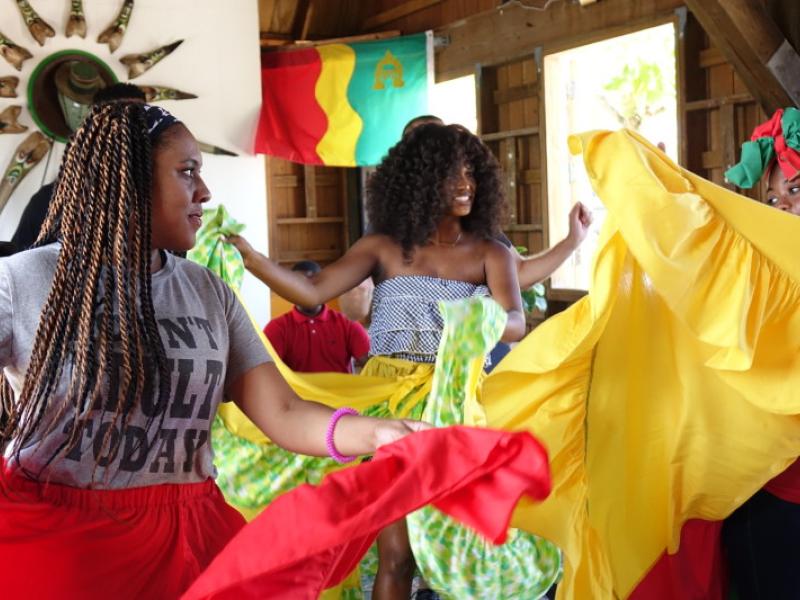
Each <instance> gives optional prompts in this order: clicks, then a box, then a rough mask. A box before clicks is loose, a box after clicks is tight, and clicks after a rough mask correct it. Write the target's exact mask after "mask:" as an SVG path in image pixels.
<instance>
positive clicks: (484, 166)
mask: <svg viewBox="0 0 800 600" xmlns="http://www.w3.org/2000/svg"><path fill="white" fill-rule="evenodd" d="M465 163H466V164H467V165H468V166H469V167H471V169H472V176H473V178H474V179H475V199H474V202H473V205H472V211H471V212H470V214H469V215H467V216H465V217H462V218H461V227H462V229H463V230H464V231H466V232H468V233H471V234H473V235H477V236H478V237H481V238H484V239H489V238H492V237H493V236H494V235H496V234H497V233H498V232H499V231H500V225H501V221H502V218H503V215H504V210H505V196H504V194H503V186H502V183H501V176H500V165H499V164H498V163H497V159H496V158H495V157H494V155H493V154H492V153H491V151H490V150H489V148H487V147H486V145H485V144H484V143H483V142H482V141H481V140H480V139H479V138H478V137H477V136H475V135H473V134H472V133H470V132H469V131H468V130H467V129H465V128H464V127H461V126H460V125H436V124H433V123H429V124H426V125H419V126H417V127H416V128H415V129H414V130H413V131H412V132H411V133H410V134H409V135H408V136H406V137H405V138H403V139H402V140H400V141H399V142H398V143H397V144H396V145H395V146H394V147H392V148H391V149H390V150H389V154H388V155H387V156H386V157H385V158H384V159H383V162H381V164H380V165H379V166H378V168H377V169H376V171H375V174H374V175H373V176H372V177H371V178H370V180H369V183H368V184H367V215H368V219H369V222H370V225H371V227H372V230H373V231H374V232H375V233H382V234H385V235H388V236H390V237H391V238H392V239H393V240H395V241H396V242H397V243H398V244H400V245H401V246H402V247H403V252H404V254H405V255H406V256H407V257H408V256H409V255H410V253H411V251H412V250H413V249H414V247H415V246H420V245H422V244H425V243H426V242H427V241H428V240H429V239H430V238H431V236H432V235H433V232H434V231H435V230H436V226H437V225H438V224H439V221H440V220H441V219H442V217H444V216H445V214H446V213H447V210H448V208H449V206H448V204H449V200H448V199H447V198H446V197H445V195H443V193H442V192H443V188H444V186H445V184H446V183H447V182H448V180H451V179H452V178H454V177H455V176H457V174H458V170H459V169H460V168H461V167H462V166H463V165H464V164H465Z"/></svg>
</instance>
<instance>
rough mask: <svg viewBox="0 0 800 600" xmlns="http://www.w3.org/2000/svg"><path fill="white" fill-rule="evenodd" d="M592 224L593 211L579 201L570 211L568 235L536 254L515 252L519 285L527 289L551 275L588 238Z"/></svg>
mask: <svg viewBox="0 0 800 600" xmlns="http://www.w3.org/2000/svg"><path fill="white" fill-rule="evenodd" d="M591 224H592V213H591V212H590V211H589V209H588V208H586V207H585V206H584V205H583V204H581V203H580V202H578V203H576V204H575V206H573V207H572V210H571V211H569V233H568V234H567V237H565V238H564V239H563V240H561V241H560V242H558V243H557V244H556V245H555V246H552V247H551V248H548V249H547V250H545V251H544V252H540V253H539V254H537V255H535V256H520V254H519V253H518V252H514V253H513V254H514V259H515V260H516V263H517V273H518V275H519V287H520V288H521V289H523V290H527V289H528V288H529V287H531V286H532V285H533V284H534V283H538V282H540V281H543V280H545V279H547V278H548V277H550V275H552V274H553V271H555V270H556V269H557V268H558V267H559V266H561V263H563V262H564V261H565V260H567V258H569V256H570V255H571V254H572V253H573V252H574V251H575V250H576V249H577V248H578V246H580V245H581V243H582V242H583V240H584V239H586V234H587V233H588V232H589V226H590V225H591Z"/></svg>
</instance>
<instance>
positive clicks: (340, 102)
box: [255, 32, 433, 167]
mask: <svg viewBox="0 0 800 600" xmlns="http://www.w3.org/2000/svg"><path fill="white" fill-rule="evenodd" d="M432 47H433V40H432V35H431V33H430V32H428V33H420V34H417V35H410V36H405V37H399V38H393V39H388V40H376V41H370V42H358V43H353V44H325V45H321V46H316V47H314V48H304V49H300V50H289V51H278V52H272V53H267V54H264V56H263V58H262V61H261V89H262V99H263V104H262V108H261V119H260V121H259V125H258V133H257V135H256V146H255V150H256V152H259V153H263V154H269V155H271V156H278V157H281V158H285V159H288V160H291V161H294V162H299V163H304V164H318V165H329V166H344V167H355V166H367V165H375V164H378V163H379V162H380V161H381V159H382V158H383V157H384V155H385V154H386V152H387V151H388V150H389V148H391V147H392V146H393V145H394V144H395V143H397V141H398V140H399V139H400V136H401V133H402V131H403V126H404V125H405V124H406V123H407V122H408V121H409V120H410V119H412V118H413V117H415V116H418V115H421V114H426V113H427V112H428V89H429V81H431V80H432V76H433V58H432V57H433V51H432Z"/></svg>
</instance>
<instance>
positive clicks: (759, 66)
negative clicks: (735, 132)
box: [686, 0, 800, 114]
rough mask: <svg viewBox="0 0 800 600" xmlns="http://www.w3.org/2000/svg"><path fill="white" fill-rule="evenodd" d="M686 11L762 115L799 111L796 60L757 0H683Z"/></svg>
mask: <svg viewBox="0 0 800 600" xmlns="http://www.w3.org/2000/svg"><path fill="white" fill-rule="evenodd" d="M686 6H687V7H688V8H689V10H691V11H692V13H694V15H695V17H697V20H698V21H699V22H700V25H702V26H703V29H705V30H706V33H708V35H709V37H710V38H711V41H712V42H713V43H714V45H715V46H717V47H718V48H719V50H720V52H721V53H722V55H723V56H724V57H725V59H726V60H727V61H728V62H729V63H731V65H733V68H734V69H735V70H736V73H737V74H738V75H739V77H741V79H742V81H743V82H744V83H745V85H746V86H747V88H748V90H749V91H750V93H751V94H753V96H754V97H755V98H756V100H757V101H758V103H759V104H760V105H761V107H762V108H763V109H764V110H765V111H766V112H767V113H768V114H771V113H772V112H773V111H775V110H776V109H778V108H781V107H784V106H790V105H792V104H794V105H799V106H800V56H798V54H797V52H796V51H795V50H794V49H793V48H792V46H791V45H790V44H789V43H788V42H787V41H786V38H785V37H784V35H783V34H782V33H781V31H780V30H779V29H778V26H777V25H776V24H775V22H774V21H773V20H772V19H771V18H770V16H769V14H768V13H767V11H766V9H765V8H764V5H763V4H762V3H761V2H760V0H686Z"/></svg>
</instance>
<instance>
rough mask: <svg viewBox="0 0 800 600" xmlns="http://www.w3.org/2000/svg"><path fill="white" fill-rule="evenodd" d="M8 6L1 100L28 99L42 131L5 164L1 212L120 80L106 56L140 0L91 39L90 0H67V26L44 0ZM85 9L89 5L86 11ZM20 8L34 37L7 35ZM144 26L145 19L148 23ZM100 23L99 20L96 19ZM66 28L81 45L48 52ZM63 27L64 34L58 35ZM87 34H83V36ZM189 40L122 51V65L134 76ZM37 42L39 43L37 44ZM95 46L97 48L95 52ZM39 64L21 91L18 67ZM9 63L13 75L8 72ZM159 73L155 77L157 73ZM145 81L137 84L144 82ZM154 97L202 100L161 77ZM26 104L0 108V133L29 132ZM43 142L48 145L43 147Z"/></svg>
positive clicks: (123, 1) (126, 4) (124, 3)
mask: <svg viewBox="0 0 800 600" xmlns="http://www.w3.org/2000/svg"><path fill="white" fill-rule="evenodd" d="M0 2H4V3H6V4H9V5H10V4H15V5H16V6H15V7H12V6H9V7H8V10H6V8H5V7H4V9H3V15H4V16H3V21H2V23H0V56H2V58H3V59H4V60H3V61H0V74H2V76H0V98H9V99H17V101H22V100H23V99H24V101H25V102H24V103H25V104H26V105H27V108H28V111H29V113H30V117H31V119H32V121H33V124H34V126H35V128H36V129H38V130H39V131H38V132H37V131H33V132H31V133H29V134H28V135H27V136H26V137H25V138H24V139H22V140H21V141H20V142H19V144H18V146H17V147H16V149H15V151H14V153H13V155H12V157H11V159H10V160H9V161H8V164H7V165H6V166H5V169H4V170H3V176H2V179H0V214H2V211H3V209H4V208H5V206H6V204H7V203H8V201H9V199H10V197H11V195H12V194H13V193H14V190H15V189H16V188H17V186H18V185H19V184H20V182H21V181H22V179H23V178H24V177H25V175H27V174H28V173H29V172H30V171H31V169H32V168H33V167H34V166H36V164H37V163H38V162H39V161H41V160H42V159H44V157H45V156H47V155H48V150H49V149H50V148H51V147H52V144H53V142H62V143H64V142H66V141H67V138H68V137H69V135H70V133H71V132H72V131H74V130H75V129H76V128H77V126H78V125H79V124H80V122H81V120H82V119H83V117H84V116H85V114H86V113H87V112H88V109H89V107H90V106H91V102H92V97H93V95H94V93H95V92H96V91H98V90H99V89H101V88H104V87H107V86H109V85H112V84H114V83H116V82H117V81H118V77H117V75H116V74H115V72H114V70H113V68H112V67H111V66H109V64H108V63H111V62H112V60H114V59H112V60H108V62H106V61H104V60H102V59H101V58H99V57H98V56H97V55H96V54H95V52H96V53H100V52H102V51H103V50H102V49H103V47H104V46H107V53H108V54H111V55H113V54H114V52H116V51H117V50H118V49H119V48H120V46H122V45H123V43H124V41H125V34H126V33H127V32H128V29H129V27H130V26H131V23H132V22H134V25H135V19H134V13H135V6H134V0H120V1H119V11H118V13H117V15H116V17H115V18H114V19H113V21H112V22H111V23H109V24H107V25H106V26H103V28H102V29H100V33H99V35H97V37H96V40H95V41H94V42H93V41H92V36H91V33H92V26H91V25H90V23H91V7H92V3H91V2H87V3H86V6H84V2H83V0H63V2H64V4H65V7H66V8H67V9H68V17H67V20H66V23H65V26H64V27H63V30H61V29H60V28H59V27H58V26H57V24H56V25H55V26H54V25H53V24H51V23H49V22H48V21H46V20H45V19H44V18H42V16H41V15H40V13H39V12H38V11H37V7H36V4H37V2H36V1H35V0H33V2H30V1H28V0H0ZM86 8H89V11H88V12H89V14H88V15H87V11H86ZM13 12H16V13H17V15H16V16H17V18H18V19H21V20H22V22H23V23H24V25H25V28H26V30H27V32H28V34H29V37H28V38H27V39H21V38H18V39H12V38H11V37H10V36H9V35H6V34H5V33H4V31H5V27H6V25H7V22H6V21H7V19H8V20H10V19H11V18H13V14H12V13H13ZM142 25H144V24H143V23H142ZM94 26H95V27H100V24H99V23H97V22H95V24H94ZM61 31H63V34H64V36H65V37H67V38H70V37H73V36H74V38H73V39H74V40H75V45H76V46H78V45H80V46H81V47H75V48H70V49H64V50H59V51H55V52H48V51H47V46H48V42H50V41H51V38H56V37H57V35H59V33H60V32H61ZM57 32H59V33H57ZM79 38H80V39H79ZM182 42H183V40H182V39H177V40H174V41H172V42H171V43H168V44H165V45H163V46H160V47H156V48H149V49H148V48H145V49H141V48H139V49H134V48H131V50H132V51H131V52H130V53H128V54H125V55H123V56H120V57H119V58H118V61H119V63H120V66H121V67H124V68H126V69H127V71H128V72H127V78H128V79H134V78H138V77H139V76H143V75H145V74H146V73H148V72H149V71H150V69H153V68H154V67H156V65H157V64H158V63H159V62H160V61H162V60H164V59H166V58H167V57H169V56H170V55H171V54H172V53H173V52H174V51H175V50H176V49H177V48H178V47H179V46H180V45H181V43H182ZM34 44H38V46H39V48H38V49H37V48H36V46H34ZM90 50H91V51H90ZM29 62H30V63H33V64H34V67H33V71H32V72H31V75H30V77H29V78H28V83H27V86H25V88H24V89H20V81H19V77H17V76H15V75H13V74H12V73H13V70H16V71H17V72H21V71H23V69H25V68H26V67H27V64H28V63H29ZM6 69H10V70H12V73H9V74H8V75H6V74H5V73H3V70H6ZM154 79H155V77H154ZM137 83H138V82H137ZM142 88H143V89H144V91H145V93H146V94H147V96H148V101H150V102H157V101H159V100H186V99H193V98H197V96H196V95H195V94H192V93H188V92H184V91H181V90H177V89H174V88H172V87H170V86H167V85H164V82H163V81H158V80H154V81H153V82H152V83H149V82H148V83H147V84H146V85H143V86H142ZM21 110H22V103H20V104H11V105H10V106H8V107H5V108H4V109H3V110H2V111H0V134H1V135H10V134H19V133H24V132H27V131H28V127H27V126H26V125H24V124H23V123H21V122H20V120H19V119H20V113H21ZM43 148H44V151H43Z"/></svg>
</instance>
